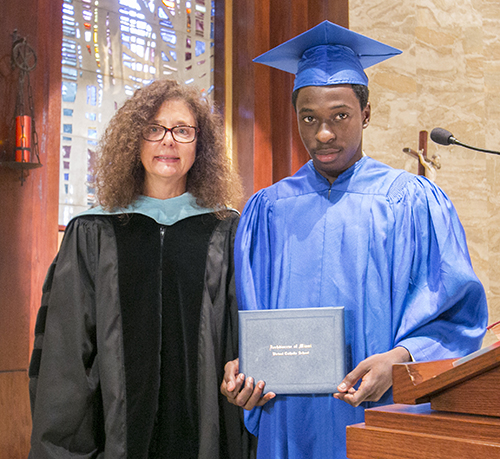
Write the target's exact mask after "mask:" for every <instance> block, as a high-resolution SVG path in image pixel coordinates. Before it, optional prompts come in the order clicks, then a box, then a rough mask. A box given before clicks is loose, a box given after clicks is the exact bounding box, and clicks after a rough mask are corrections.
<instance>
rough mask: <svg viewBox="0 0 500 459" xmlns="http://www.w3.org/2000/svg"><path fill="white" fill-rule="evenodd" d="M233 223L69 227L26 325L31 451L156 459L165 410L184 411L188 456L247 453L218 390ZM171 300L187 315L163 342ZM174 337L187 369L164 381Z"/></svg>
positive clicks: (231, 323) (228, 353)
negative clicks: (30, 335) (31, 330)
mask: <svg viewBox="0 0 500 459" xmlns="http://www.w3.org/2000/svg"><path fill="white" fill-rule="evenodd" d="M237 222H238V215H237V213H236V212H232V213H231V215H230V217H229V218H227V219H225V220H217V219H216V218H215V216H214V214H211V213H208V214H207V213H205V214H201V215H194V216H189V217H188V218H184V219H182V220H181V221H179V222H176V223H175V224H173V225H167V226H166V225H162V224H160V223H158V222H157V221H155V220H154V219H152V218H150V217H149V216H147V215H141V214H135V213H129V214H127V215H125V216H124V215H121V216H120V215H84V216H80V217H77V218H75V219H73V220H72V221H71V222H70V223H69V225H68V227H67V229H66V234H65V237H64V240H63V242H62V245H61V249H60V251H59V254H58V255H57V257H56V259H55V260H54V262H53V264H52V265H51V267H50V269H49V272H48V275H47V279H46V281H45V285H44V289H43V298H42V306H41V308H40V311H39V315H38V320H37V325H36V330H35V335H36V336H35V347H34V351H33V356H32V362H31V367H30V378H31V380H30V393H31V396H32V412H33V432H32V448H31V452H30V457H31V458H35V459H43V458H68V457H78V458H113V459H118V458H134V459H136V458H137V459H138V458H147V457H163V456H162V451H161V448H162V446H165V441H164V440H163V441H162V438H163V439H164V437H165V429H166V427H165V426H167V427H168V422H169V416H168V413H167V415H163V414H164V413H163V412H162V411H161V410H162V409H165V407H170V409H172V407H173V409H174V411H177V408H179V410H180V411H182V409H185V410H187V412H188V419H189V420H190V421H192V422H191V427H192V432H193V435H194V437H196V438H193V437H191V438H186V440H190V439H191V440H193V441H192V442H191V441H190V445H191V448H193V445H194V447H195V448H196V450H197V451H199V453H198V455H197V457H198V458H199V459H202V458H206V459H216V458H235V459H238V458H247V457H250V456H251V454H252V453H250V449H251V447H250V443H253V441H254V439H252V438H251V437H250V436H249V434H248V433H247V432H246V431H245V429H244V427H243V424H242V413H241V411H240V409H239V408H237V407H235V406H233V405H230V404H229V403H228V402H227V401H226V400H225V398H224V397H222V396H221V394H220V391H219V386H220V383H221V381H222V377H223V371H224V370H223V368H224V364H225V362H227V361H228V360H232V359H234V358H235V357H236V356H237V345H238V337H237V305H236V300H235V293H234V279H233V261H232V250H233V240H234V234H235V231H236V226H237ZM190 266H192V269H190ZM183 270H184V271H183ZM183 272H184V273H189V275H190V276H191V277H190V278H189V279H187V276H185V275H183ZM172 279H173V281H172ZM197 301H199V305H198V306H196V304H195V303H196V302H197ZM175 303H177V305H176V306H175V307H177V308H178V309H179V310H180V311H183V310H184V309H186V308H191V312H189V313H182V314H184V315H183V316H182V317H181V320H180V322H183V323H184V324H185V325H186V326H185V327H184V329H182V326H180V327H181V328H180V329H179V328H177V331H175V333H174V334H173V337H171V336H170V332H169V331H168V330H169V329H168V324H169V323H171V320H170V319H168V317H169V314H171V317H174V316H175V314H177V313H176V312H175V311H174V312H172V307H173V305H174V304H175ZM172 314H173V315H172ZM182 314H181V315H182ZM167 322H168V323H167ZM175 328H176V327H175V326H174V329H175ZM165 333H169V336H168V337H165V336H164V335H165ZM179 340H180V342H182V341H184V343H183V344H182V345H183V346H184V348H186V349H188V348H189V349H190V350H189V349H188V351H189V352H187V354H190V355H188V356H187V357H186V360H185V362H184V363H183V364H182V365H184V366H185V368H186V369H187V370H186V371H177V376H175V377H173V381H168V380H167V379H168V378H169V370H170V369H172V370H174V369H176V368H177V363H176V360H175V359H176V358H177V359H179V355H182V352H181V353H177V354H178V355H177V357H175V356H174V357H173V360H172V359H171V358H170V355H169V354H171V353H170V350H171V349H172V346H174V345H177V343H179ZM186 341H187V342H188V343H187V344H186ZM189 342H190V343H191V344H189ZM193 349H194V352H193ZM177 362H180V361H179V360H177ZM168 365H171V366H170V367H169V366H168ZM182 365H181V366H182ZM188 370H189V371H188ZM162 376H163V377H162ZM179 384H183V386H184V387H176V385H179ZM169 392H170V394H174V397H172V396H169V395H168V394H169ZM176 397H177V398H176ZM167 399H168V400H167ZM185 399H186V400H185ZM186 406H187V407H186ZM189 416H191V417H190V418H189ZM174 422H176V421H175V418H174ZM162 429H163V430H162ZM179 432H180V433H181V434H182V429H180V430H179ZM196 433H197V434H196ZM152 451H156V453H153V452H152Z"/></svg>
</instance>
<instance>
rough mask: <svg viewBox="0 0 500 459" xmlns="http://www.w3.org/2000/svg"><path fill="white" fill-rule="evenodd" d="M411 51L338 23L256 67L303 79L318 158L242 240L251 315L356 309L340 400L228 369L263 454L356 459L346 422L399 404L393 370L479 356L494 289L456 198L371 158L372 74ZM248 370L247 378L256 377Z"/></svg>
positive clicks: (271, 191)
mask: <svg viewBox="0 0 500 459" xmlns="http://www.w3.org/2000/svg"><path fill="white" fill-rule="evenodd" d="M399 53H400V51H399V50H396V49H394V48H392V47H389V46H386V45H384V44H382V43H379V42H376V41H374V40H371V39H369V38H367V37H364V36H362V35H359V34H356V33H354V32H351V31H349V30H347V29H344V28H342V27H339V26H336V25H334V24H332V23H329V22H327V21H325V22H324V23H322V24H320V25H318V26H316V27H314V28H313V29H311V30H309V31H308V32H305V33H304V34H302V35H299V36H298V37H295V38H294V39H292V40H290V41H288V42H286V43H284V44H282V45H280V46H278V47H277V48H275V49H273V50H271V51H269V52H268V53H266V54H264V55H262V56H260V57H259V58H257V59H256V61H257V62H261V63H265V64H267V65H270V66H273V67H276V68H280V69H282V70H285V71H289V72H291V73H294V74H296V79H295V86H294V94H293V97H292V99H293V102H294V106H295V110H296V113H297V121H298V126H299V131H300V135H301V138H302V141H303V143H304V145H305V147H306V148H307V150H308V152H309V154H310V156H311V161H309V162H308V163H307V164H305V165H304V166H303V167H302V168H301V169H300V170H299V171H298V172H297V173H296V174H295V175H294V176H293V177H289V178H286V179H284V180H282V181H280V182H278V183H276V184H274V185H272V186H271V187H269V188H266V189H263V190H261V191H259V192H258V193H256V194H255V195H254V196H253V197H252V198H251V199H250V200H249V202H248V203H247V205H246V207H245V210H244V211H243V214H242V216H241V220H240V224H239V227H238V232H237V236H236V243H235V260H236V261H235V263H236V276H237V277H236V282H237V296H238V303H239V307H240V309H273V308H307V307H325V306H344V308H345V336H346V343H345V344H346V349H347V351H348V352H347V356H348V361H347V364H348V374H347V375H346V376H345V378H344V380H343V381H342V383H341V384H340V385H339V386H338V388H337V390H338V392H337V393H336V394H334V396H332V395H326V394H321V395H320V394H311V395H293V396H286V395H279V394H277V395H275V394H273V393H267V394H265V395H263V394H264V392H265V391H264V387H265V385H264V382H263V381H255V383H256V384H254V380H253V378H252V375H242V374H240V373H239V366H238V361H237V360H236V361H232V362H229V363H228V364H227V365H226V373H225V377H224V381H223V383H222V386H221V391H222V393H223V394H225V395H226V396H227V398H228V400H229V401H230V402H231V403H234V404H237V405H240V406H243V407H244V408H246V409H247V410H249V411H247V412H246V413H245V415H246V419H245V421H246V426H247V428H248V429H249V430H250V432H252V433H253V434H254V435H257V436H258V442H259V446H258V457H259V458H287V459H299V458H318V459H319V458H321V459H328V458H345V457H346V451H345V431H346V426H347V425H350V424H354V423H358V422H363V419H364V409H365V408H367V407H370V406H373V405H374V404H375V402H377V404H387V403H391V401H392V400H391V391H390V390H389V389H390V387H391V385H392V365H393V364H395V363H400V362H405V361H410V360H411V359H414V360H416V361H422V360H435V359H443V358H450V357H459V356H463V355H467V354H468V353H470V352H472V351H474V350H476V349H478V348H479V347H480V345H481V341H482V338H483V335H484V333H485V327H486V323H487V306H486V299H485V293H484V289H483V287H482V285H481V283H480V281H479V280H478V278H477V277H476V275H475V274H474V271H473V269H472V266H471V262H470V258H469V254H468V249H467V244H466V239H465V234H464V231H463V228H462V225H461V224H460V221H459V219H458V216H457V213H456V211H455V209H454V207H453V205H452V203H451V202H450V200H449V199H448V197H447V196H446V195H445V194H444V192H443V191H442V190H441V189H439V188H438V187H437V186H435V185H434V184H433V183H431V182H430V181H428V180H427V179H425V178H424V177H420V176H416V175H413V174H410V173H408V172H405V171H402V170H395V169H392V168H391V167H389V166H386V165H384V164H382V163H380V162H377V161H375V160H373V159H371V158H370V157H369V156H367V155H365V154H364V152H363V150H362V131H363V129H365V128H366V127H367V126H368V124H369V121H370V104H369V103H368V89H367V85H368V78H367V77H366V75H365V73H364V71H363V68H366V67H368V66H370V65H373V64H375V63H377V62H380V61H382V60H384V59H387V58H388V57H391V56H393V55H395V54H399ZM245 376H246V379H245Z"/></svg>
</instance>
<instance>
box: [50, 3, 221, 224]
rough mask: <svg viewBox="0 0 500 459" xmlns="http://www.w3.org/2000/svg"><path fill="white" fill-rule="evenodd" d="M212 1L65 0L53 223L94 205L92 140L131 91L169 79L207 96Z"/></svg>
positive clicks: (210, 86)
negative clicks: (56, 210)
mask: <svg viewBox="0 0 500 459" xmlns="http://www.w3.org/2000/svg"><path fill="white" fill-rule="evenodd" d="M213 21H214V2H213V1H212V0H192V1H186V0H172V1H167V0H63V6H62V25H63V42H62V48H61V53H62V59H61V63H62V80H63V82H62V89H61V90H62V116H61V167H60V187H59V190H60V191H59V224H61V225H66V224H67V223H68V221H69V220H70V219H71V218H72V217H73V216H75V215H77V214H78V213H80V212H82V211H83V210H86V209H88V208H89V206H91V205H92V204H93V203H94V202H95V196H94V189H92V188H91V187H90V186H89V185H88V182H89V180H90V179H91V178H92V175H93V165H94V163H95V157H96V149H97V142H98V139H99V137H100V136H101V135H102V133H103V131H104V129H105V127H106V124H107V123H108V121H109V120H110V119H111V117H112V116H113V114H114V112H115V111H116V110H117V108H118V107H119V106H120V105H121V104H122V103H123V102H124V101H125V100H126V98H127V97H130V96H131V95H132V94H133V92H134V91H135V89H137V88H140V87H142V86H144V85H147V84H149V83H150V82H151V81H152V80H154V79H159V78H172V79H175V80H177V81H180V82H184V83H186V84H196V85H197V86H198V87H199V88H201V90H202V92H203V93H204V94H205V95H206V96H207V97H210V96H211V93H212V91H213V49H214V48H213V45H214V40H213V38H214V37H213V29H214V23H213Z"/></svg>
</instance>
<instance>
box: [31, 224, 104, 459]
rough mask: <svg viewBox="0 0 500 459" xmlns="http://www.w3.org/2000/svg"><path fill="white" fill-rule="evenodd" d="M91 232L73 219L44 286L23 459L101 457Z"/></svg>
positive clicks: (94, 232)
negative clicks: (28, 447)
mask: <svg viewBox="0 0 500 459" xmlns="http://www.w3.org/2000/svg"><path fill="white" fill-rule="evenodd" d="M99 233H100V230H99V229H98V228H97V227H96V226H95V225H94V226H92V225H90V224H89V222H87V221H85V220H81V219H76V220H73V221H72V222H71V223H70V224H69V225H68V227H67V229H66V233H65V236H64V239H63V242H62V244H61V249H60V251H59V253H58V255H57V256H56V259H55V260H54V262H53V264H52V265H51V267H50V269H49V271H48V275H47V277H46V280H45V283H44V287H43V296H42V304H41V307H40V309H39V312H38V317H37V324H36V330H35V346H34V350H33V354H32V358H31V363H30V396H31V409H32V419H33V430H32V439H31V442H32V445H31V451H30V456H29V457H30V458H36V459H44V458H52V459H54V458H63V457H64V458H67V457H74V458H91V457H92V458H95V457H98V456H99V451H100V450H101V446H102V445H100V443H101V440H102V438H101V439H100V435H103V434H102V431H101V429H102V428H103V426H102V422H101V423H98V422H97V420H98V419H99V418H101V417H102V403H101V402H100V398H101V397H100V390H99V375H98V366H97V359H96V353H97V347H96V312H95V295H96V288H95V281H96V273H97V265H98V254H99V240H100V234H99ZM99 424H101V425H99Z"/></svg>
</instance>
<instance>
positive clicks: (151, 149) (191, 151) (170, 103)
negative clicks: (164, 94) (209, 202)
mask: <svg viewBox="0 0 500 459" xmlns="http://www.w3.org/2000/svg"><path fill="white" fill-rule="evenodd" d="M150 123H153V124H159V125H161V126H165V127H167V128H172V127H174V126H179V125H187V126H197V124H196V119H195V116H194V115H193V112H192V111H191V109H190V107H189V105H187V103H186V102H184V101H183V100H180V99H175V100H167V101H165V102H164V103H163V104H162V105H161V107H160V109H159V110H158V113H157V114H156V116H155V117H154V118H153V119H152V120H151V121H150ZM196 142H197V141H196V140H195V141H194V142H191V143H179V142H176V141H175V140H174V139H173V137H172V132H170V131H169V132H167V133H166V134H165V137H164V138H163V140H161V141H157V142H150V141H147V140H143V141H142V145H141V162H142V164H143V166H144V169H145V171H146V174H145V180H144V194H145V195H146V196H151V197H155V198H159V199H166V198H169V197H174V196H179V195H181V194H182V193H184V192H185V191H186V178H187V173H188V171H189V169H191V166H192V165H193V163H194V160H195V157H196Z"/></svg>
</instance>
